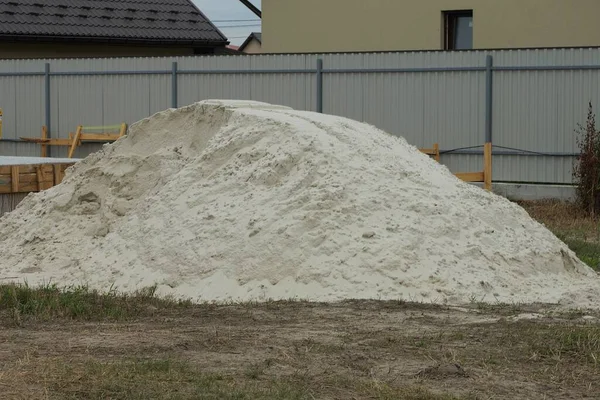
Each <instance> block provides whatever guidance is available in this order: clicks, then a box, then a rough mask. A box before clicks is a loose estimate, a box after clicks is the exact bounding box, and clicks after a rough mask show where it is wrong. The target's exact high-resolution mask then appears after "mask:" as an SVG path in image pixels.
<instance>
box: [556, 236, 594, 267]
mask: <svg viewBox="0 0 600 400" xmlns="http://www.w3.org/2000/svg"><path fill="white" fill-rule="evenodd" d="M558 237H559V239H561V240H562V241H563V242H565V244H566V245H567V246H569V248H570V249H571V250H572V251H574V252H575V254H577V257H579V259H580V260H581V261H583V262H584V263H586V264H587V265H589V266H590V267H592V268H593V269H595V270H596V271H600V244H598V243H593V242H588V241H585V240H581V239H574V238H569V237H565V236H564V235H560V234H559V235H558Z"/></svg>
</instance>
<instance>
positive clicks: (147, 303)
mask: <svg viewBox="0 0 600 400" xmlns="http://www.w3.org/2000/svg"><path fill="white" fill-rule="evenodd" d="M190 305H191V302H189V301H176V300H170V299H162V298H159V297H157V296H156V288H155V287H150V288H145V289H142V290H140V291H137V292H135V293H133V294H122V293H118V292H116V291H114V290H111V291H109V292H108V293H101V292H99V291H97V290H91V289H89V288H88V287H85V286H73V287H67V288H60V287H58V286H57V285H50V284H48V285H44V286H40V287H36V288H33V287H30V286H29V285H27V284H6V285H0V315H2V314H4V315H7V314H8V315H9V316H10V317H11V318H12V320H13V321H14V322H15V323H17V324H20V323H21V322H22V320H23V319H34V320H50V319H52V318H66V319H73V320H85V321H99V320H125V319H129V318H135V317H139V316H143V315H151V314H152V313H153V311H156V310H158V309H164V308H173V307H186V306H190Z"/></svg>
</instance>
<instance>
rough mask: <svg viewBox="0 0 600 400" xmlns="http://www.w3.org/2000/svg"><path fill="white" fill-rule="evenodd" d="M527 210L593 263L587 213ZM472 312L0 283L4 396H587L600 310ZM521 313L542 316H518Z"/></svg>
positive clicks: (428, 399) (0, 386) (494, 308)
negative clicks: (204, 299)
mask: <svg viewBox="0 0 600 400" xmlns="http://www.w3.org/2000/svg"><path fill="white" fill-rule="evenodd" d="M523 206H524V207H525V208H526V209H527V210H528V211H529V213H530V214H531V215H532V216H533V217H534V218H537V219H538V220H540V221H541V222H543V223H545V224H546V225H547V226H548V227H549V228H550V229H551V230H552V231H554V232H555V233H556V234H557V235H559V236H560V237H561V238H563V240H565V241H566V242H567V244H569V246H571V248H572V249H573V250H574V251H576V252H577V254H578V255H579V257H580V258H582V259H583V260H584V261H586V262H588V263H589V264H590V265H592V266H594V265H595V266H597V265H598V262H599V261H600V256H599V254H600V251H599V249H600V240H599V238H598V232H597V229H598V225H597V222H596V221H594V220H591V219H589V218H586V217H585V216H583V215H582V214H580V213H578V212H577V210H576V209H575V208H574V207H573V206H571V205H569V204H565V203H559V202H541V203H540V202H537V203H524V204H523ZM471 308H472V309H471V312H464V311H459V310H454V309H452V308H449V307H443V306H435V305H430V304H429V305H425V304H411V303H407V302H402V301H390V302H378V301H348V302H344V303H337V304H317V303H306V302H297V301H281V302H266V303H243V304H228V305H215V304H203V305H193V304H191V303H189V302H180V301H173V300H169V299H159V298H157V297H156V296H155V293H154V289H153V288H149V289H146V290H142V291H140V292H138V293H135V294H133V295H123V294H118V293H115V292H112V293H108V294H101V293H98V292H95V291H93V290H89V289H87V288H82V287H79V288H67V289H59V288H58V287H56V286H45V287H41V288H31V287H27V286H19V285H0V393H1V395H0V398H2V399H9V400H10V399H124V400H133V399H153V398H157V399H159V398H160V399H259V400H260V399H290V400H293V399H308V400H310V399H344V400H345V399H407V400H452V399H466V400H469V399H473V400H474V399H514V400H524V399H533V398H536V399H537V398H539V399H554V398H556V399H561V398H585V397H587V398H596V397H597V394H598V393H599V392H600V388H599V387H597V385H598V382H597V377H598V376H599V374H600V363H599V361H600V324H599V323H598V322H597V321H598V319H595V320H594V319H593V318H592V319H590V318H588V319H583V318H582V316H584V315H585V312H584V311H578V312H574V313H570V314H560V313H556V312H552V313H546V311H545V310H541V309H540V308H539V307H537V306H534V305H524V304H494V305H490V304H484V303H478V302H476V301H474V303H473V305H472V307H471ZM523 313H528V314H530V313H533V314H537V315H538V316H540V318H537V319H532V320H528V319H526V320H522V319H518V318H514V317H515V316H517V315H521V314H523ZM596 317H598V315H596ZM455 365H459V366H460V369H458V367H455Z"/></svg>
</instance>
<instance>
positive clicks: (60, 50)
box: [0, 43, 194, 59]
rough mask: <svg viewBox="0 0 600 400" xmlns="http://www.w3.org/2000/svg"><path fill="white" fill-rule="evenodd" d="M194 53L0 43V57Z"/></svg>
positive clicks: (189, 51) (190, 51) (187, 52)
mask: <svg viewBox="0 0 600 400" xmlns="http://www.w3.org/2000/svg"><path fill="white" fill-rule="evenodd" d="M192 54H194V51H193V49H191V48H185V47H147V46H146V47H144V46H109V45H79V44H77V45H73V44H42V43H39V44H38V43H32V44H30V43H0V59H16V58H75V57H129V56H132V57H152V56H182V55H192Z"/></svg>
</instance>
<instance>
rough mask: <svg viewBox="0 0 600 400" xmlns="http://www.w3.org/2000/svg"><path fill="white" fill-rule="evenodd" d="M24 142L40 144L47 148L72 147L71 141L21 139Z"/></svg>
mask: <svg viewBox="0 0 600 400" xmlns="http://www.w3.org/2000/svg"><path fill="white" fill-rule="evenodd" d="M20 139H21V140H22V141H24V142H28V143H38V144H42V145H44V144H45V145H46V146H70V145H71V140H69V139H42V138H26V137H22V138H20Z"/></svg>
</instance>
